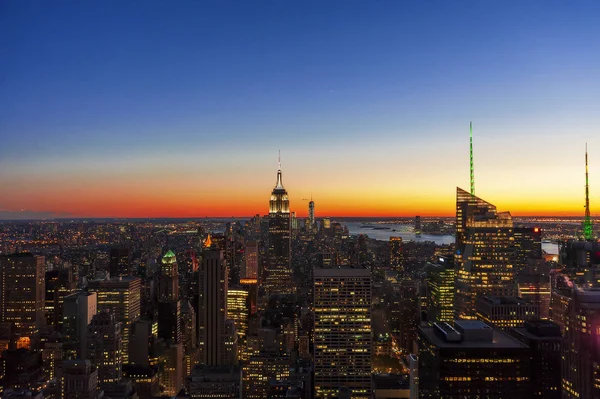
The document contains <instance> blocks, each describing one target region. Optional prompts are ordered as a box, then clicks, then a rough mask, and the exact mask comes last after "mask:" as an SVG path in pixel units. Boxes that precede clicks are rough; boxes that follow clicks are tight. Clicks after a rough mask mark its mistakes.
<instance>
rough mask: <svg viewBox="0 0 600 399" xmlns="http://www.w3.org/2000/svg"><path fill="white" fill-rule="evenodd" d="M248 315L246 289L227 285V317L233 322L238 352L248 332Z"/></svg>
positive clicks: (241, 349)
mask: <svg viewBox="0 0 600 399" xmlns="http://www.w3.org/2000/svg"><path fill="white" fill-rule="evenodd" d="M248 317H249V302H248V290H246V289H243V288H241V287H229V289H228V290H227V318H228V319H229V320H233V322H234V323H235V329H236V332H237V336H238V347H239V350H240V352H241V351H243V350H244V343H245V341H246V335H247V333H248Z"/></svg>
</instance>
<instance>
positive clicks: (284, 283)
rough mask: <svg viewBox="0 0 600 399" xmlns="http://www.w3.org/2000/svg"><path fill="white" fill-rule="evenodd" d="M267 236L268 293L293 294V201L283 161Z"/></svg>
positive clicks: (274, 194) (264, 282) (271, 208)
mask: <svg viewBox="0 0 600 399" xmlns="http://www.w3.org/2000/svg"><path fill="white" fill-rule="evenodd" d="M268 237H269V251H268V254H269V258H268V262H267V270H265V274H266V275H265V277H264V281H263V287H264V290H265V293H266V296H267V297H268V296H269V295H271V294H288V293H292V292H293V286H292V271H291V263H290V261H291V228H290V201H289V199H288V193H287V191H286V190H285V188H283V183H282V181H281V163H280V164H279V169H278V171H277V183H276V184H275V188H274V189H273V192H272V193H271V199H270V201H269V235H268Z"/></svg>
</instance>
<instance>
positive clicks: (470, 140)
mask: <svg viewBox="0 0 600 399" xmlns="http://www.w3.org/2000/svg"><path fill="white" fill-rule="evenodd" d="M469 133H470V137H469V146H470V156H471V195H472V196H475V167H474V166H473V122H469Z"/></svg>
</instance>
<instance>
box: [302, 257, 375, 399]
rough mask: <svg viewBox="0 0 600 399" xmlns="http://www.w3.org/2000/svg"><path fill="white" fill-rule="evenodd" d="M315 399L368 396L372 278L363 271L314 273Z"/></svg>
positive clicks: (325, 270) (334, 269)
mask: <svg viewBox="0 0 600 399" xmlns="http://www.w3.org/2000/svg"><path fill="white" fill-rule="evenodd" d="M314 309H315V327H314V334H315V335H314V373H315V377H314V381H315V398H329V397H336V396H338V395H339V394H340V392H341V391H342V390H349V391H351V393H352V394H351V397H352V398H369V397H370V395H371V274H370V271H369V270H367V269H364V268H331V269H315V270H314Z"/></svg>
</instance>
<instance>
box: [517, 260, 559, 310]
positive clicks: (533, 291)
mask: <svg viewBox="0 0 600 399" xmlns="http://www.w3.org/2000/svg"><path fill="white" fill-rule="evenodd" d="M518 287H519V297H521V298H523V299H525V300H526V301H528V302H531V303H532V304H534V305H536V306H537V307H538V308H539V314H540V319H549V318H550V298H551V295H552V289H551V286H550V274H549V273H548V272H544V271H537V270H532V268H529V267H527V268H525V270H523V271H521V273H519V277H518Z"/></svg>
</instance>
